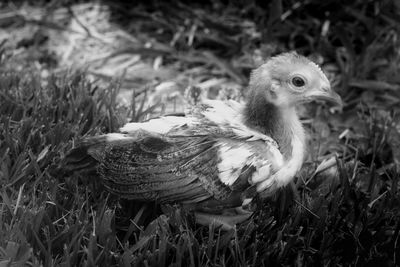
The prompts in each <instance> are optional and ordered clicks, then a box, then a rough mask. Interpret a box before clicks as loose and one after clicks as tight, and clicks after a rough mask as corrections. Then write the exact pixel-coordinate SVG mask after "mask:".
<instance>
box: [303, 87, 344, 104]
mask: <svg viewBox="0 0 400 267" xmlns="http://www.w3.org/2000/svg"><path fill="white" fill-rule="evenodd" d="M306 99H307V100H308V101H312V100H323V101H327V102H329V103H331V104H333V105H336V106H339V107H343V101H342V98H341V97H340V95H338V94H337V93H336V92H335V91H333V90H331V88H330V87H327V88H322V89H320V90H315V91H311V92H310V93H309V94H307V95H306Z"/></svg>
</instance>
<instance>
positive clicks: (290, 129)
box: [245, 95, 305, 161]
mask: <svg viewBox="0 0 400 267" xmlns="http://www.w3.org/2000/svg"><path fill="white" fill-rule="evenodd" d="M245 118H246V122H247V124H248V125H249V126H250V127H252V128H254V129H257V130H258V131H260V132H262V133H265V134H267V135H269V136H271V137H272V138H273V139H274V140H275V141H276V142H277V143H278V145H279V148H280V151H281V152H282V154H283V156H284V158H285V159H286V160H289V159H291V158H293V157H300V158H301V161H302V159H303V153H304V139H305V136H304V129H303V126H302V124H301V122H300V120H299V118H298V116H297V113H296V110H295V108H294V107H285V108H279V107H277V106H275V105H274V104H273V103H271V102H268V101H267V100H266V99H265V97H262V96H257V95H254V96H251V97H250V99H249V101H248V102H247V105H246V113H245Z"/></svg>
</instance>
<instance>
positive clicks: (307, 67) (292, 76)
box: [250, 52, 342, 108]
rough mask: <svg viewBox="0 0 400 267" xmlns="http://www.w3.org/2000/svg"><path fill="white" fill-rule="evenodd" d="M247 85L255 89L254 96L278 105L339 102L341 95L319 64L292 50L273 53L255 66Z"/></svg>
mask: <svg viewBox="0 0 400 267" xmlns="http://www.w3.org/2000/svg"><path fill="white" fill-rule="evenodd" d="M250 88H252V89H253V90H256V93H255V94H254V93H253V95H254V97H265V99H266V100H267V101H268V102H269V103H272V104H274V105H275V106H277V107H280V108H286V107H293V106H295V105H296V104H298V103H304V102H309V101H313V100H325V101H329V102H332V103H333V104H336V105H342V100H341V98H340V96H339V95H338V94H337V93H335V92H334V91H333V90H332V89H331V86H330V83H329V80H328V78H327V77H326V76H325V74H324V73H323V72H322V70H321V69H320V67H319V66H318V65H317V64H315V63H314V62H312V61H310V60H309V59H307V58H305V57H303V56H300V55H298V54H297V53H295V52H290V53H283V54H280V55H278V56H275V57H272V58H270V59H269V60H268V61H267V62H266V63H265V64H263V65H261V66H260V67H259V68H257V69H256V70H254V71H253V72H252V74H251V77H250Z"/></svg>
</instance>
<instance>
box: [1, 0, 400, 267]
mask: <svg viewBox="0 0 400 267" xmlns="http://www.w3.org/2000/svg"><path fill="white" fill-rule="evenodd" d="M399 26H400V2H399V1H396V0H382V1H377V0H354V1H344V0H342V1H336V0H325V1H317V0H308V1H307V0H305V1H296V0H272V1H256V0H253V1H244V0H236V1H222V0H219V1H188V0H180V1H157V0H152V1H118V2H116V1H106V0H104V1H89V2H88V1H72V0H64V1H55V0H54V1H43V0H42V1H2V2H1V3H0V103H1V105H0V200H1V201H0V266H21V265H24V264H25V265H31V266H77V265H78V266H95V265H99V266H131V265H133V266H164V265H171V266H190V265H192V266H203V265H204V266H227V265H229V266H263V265H267V266H349V265H351V266H376V265H378V264H379V265H382V266H397V265H399V264H400V256H399V255H400V252H399V251H400V249H399V244H398V239H399V232H400V197H399V183H398V178H399V166H400V165H399V164H400V149H399V148H400V135H399V132H400V120H399V118H398V115H397V114H398V109H399V107H400V80H399V79H400V78H399V77H400V76H399V75H398V73H400V72H399V68H400V60H399V33H400V32H399ZM288 50H296V51H298V52H299V53H301V54H304V55H306V56H309V57H310V58H311V59H312V60H314V61H316V62H317V63H319V64H321V66H322V68H323V70H324V71H325V73H326V74H327V75H328V76H329V79H330V80H331V83H332V86H333V87H334V89H335V90H336V91H337V92H339V93H340V95H341V96H342V98H343V99H344V101H345V106H344V108H343V110H340V111H339V110H332V109H329V108H328V107H325V106H317V105H314V104H310V105H307V106H306V107H300V109H299V112H300V114H301V117H302V119H303V122H304V124H305V126H306V129H307V131H308V133H309V134H310V140H309V156H308V159H307V162H306V164H305V166H304V168H303V170H302V172H301V173H300V174H299V175H298V179H297V182H296V185H294V186H293V187H292V188H287V189H285V190H282V191H281V192H279V193H278V194H277V195H276V196H274V197H273V198H271V199H268V200H267V201H261V200H260V201H259V203H258V209H257V211H256V213H255V215H254V216H253V217H252V218H251V219H250V220H249V221H248V222H246V223H244V224H243V225H240V226H238V228H237V229H233V230H231V231H227V232H223V231H221V230H220V229H218V228H215V227H214V226H210V227H204V226H198V225H195V224H194V222H193V217H192V215H191V214H190V212H188V211H184V210H181V209H180V208H179V207H171V206H159V205H157V203H147V204H140V203H131V202H127V201H121V200H118V199H117V198H116V197H115V196H110V195H107V194H106V193H105V192H103V191H102V190H101V185H100V184H97V183H96V181H93V180H90V179H87V178H85V177H80V178H79V179H78V177H67V178H65V179H64V178H62V177H60V176H59V175H57V173H56V172H54V166H56V165H57V164H58V162H59V160H60V159H61V158H62V157H63V156H64V155H65V153H66V152H67V151H68V149H70V148H71V147H72V146H73V144H74V142H75V141H76V140H79V139H80V138H82V136H85V135H94V134H98V133H104V132H112V131H116V130H117V129H118V127H119V126H121V125H122V124H123V123H125V122H127V121H141V120H144V119H147V118H149V117H153V116H158V115H161V114H165V113H169V112H180V111H182V110H183V109H184V107H185V105H188V104H189V103H192V102H193V99H192V98H193V97H192V95H191V94H192V92H193V91H191V90H192V89H193V88H196V90H198V91H199V92H200V96H199V98H200V100H201V98H205V97H207V98H217V99H236V100H238V101H242V100H243V99H244V95H245V94H246V84H247V81H248V77H249V73H250V71H251V69H253V68H255V67H257V66H258V65H260V64H261V63H262V62H263V61H264V60H265V59H266V58H268V57H269V56H271V55H275V54H277V53H280V52H283V51H288Z"/></svg>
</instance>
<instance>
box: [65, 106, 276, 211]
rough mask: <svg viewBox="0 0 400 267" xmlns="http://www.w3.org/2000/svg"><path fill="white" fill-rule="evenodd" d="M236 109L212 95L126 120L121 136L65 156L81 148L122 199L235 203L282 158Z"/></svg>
mask: <svg viewBox="0 0 400 267" xmlns="http://www.w3.org/2000/svg"><path fill="white" fill-rule="evenodd" d="M241 112H242V107H241V105H240V104H239V103H236V102H233V101H232V102H227V103H224V102H220V101H210V102H207V103H204V104H202V105H200V106H198V107H196V108H194V109H193V110H192V111H191V112H190V113H188V114H187V116H185V117H180V116H169V117H168V116H167V117H161V118H158V119H153V120H150V121H147V122H143V123H129V124H127V125H125V126H124V127H123V128H121V132H122V133H120V134H108V135H103V136H98V137H91V138H89V139H87V140H86V141H84V142H83V144H82V145H81V146H80V147H78V148H76V150H75V153H70V155H75V159H74V158H71V159H70V160H69V162H77V161H79V160H77V158H79V157H76V156H77V155H78V154H79V153H78V152H80V154H82V152H86V154H87V155H90V157H91V158H93V159H94V160H95V161H96V162H97V163H98V164H97V172H98V173H99V174H100V176H101V178H102V180H103V183H104V184H105V186H106V187H107V189H108V190H109V191H111V192H112V193H115V194H118V195H120V196H122V197H125V198H130V199H139V200H158V201H160V202H186V203H198V202H202V201H204V200H207V199H209V198H214V199H217V200H219V201H221V202H231V201H234V202H237V200H238V199H239V198H240V193H241V192H243V191H244V190H245V189H246V188H248V187H249V186H250V183H249V181H251V179H254V178H257V176H268V175H269V174H270V173H272V172H274V171H275V170H277V169H278V168H279V167H280V166H281V165H282V162H283V159H282V155H281V154H280V152H279V150H278V148H277V146H276V143H275V142H274V141H273V140H272V139H271V138H270V137H268V136H266V135H263V134H261V133H259V132H256V131H254V130H252V129H249V128H248V127H247V126H245V125H244V123H243V122H242V119H241V116H242V115H241ZM82 148H84V149H82ZM67 158H68V157H67ZM229 204H232V203H229ZM239 205H240V204H239Z"/></svg>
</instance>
